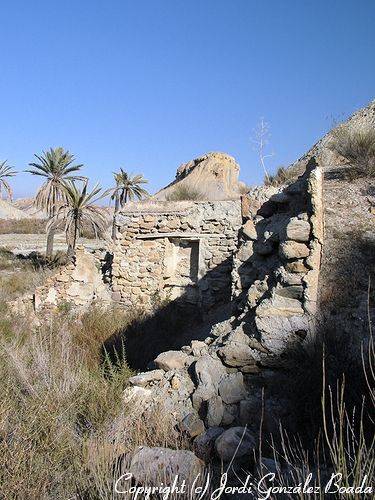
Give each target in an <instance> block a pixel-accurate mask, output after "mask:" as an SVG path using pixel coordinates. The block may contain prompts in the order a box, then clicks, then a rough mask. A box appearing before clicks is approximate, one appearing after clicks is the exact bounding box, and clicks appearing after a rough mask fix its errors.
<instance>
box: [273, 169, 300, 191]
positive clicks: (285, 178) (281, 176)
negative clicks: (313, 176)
mask: <svg viewBox="0 0 375 500" xmlns="http://www.w3.org/2000/svg"><path fill="white" fill-rule="evenodd" d="M300 175H301V169H300V167H299V166H295V167H288V168H286V167H279V168H278V169H277V171H276V173H275V174H273V175H268V176H267V177H265V178H264V185H265V186H282V185H284V184H285V185H289V184H291V183H292V182H294V181H296V180H297V179H298V177H299V176H300Z"/></svg>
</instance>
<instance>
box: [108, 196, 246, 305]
mask: <svg viewBox="0 0 375 500" xmlns="http://www.w3.org/2000/svg"><path fill="white" fill-rule="evenodd" d="M155 203H156V207H157V208H159V211H156V210H155V204H154V206H153V207H154V210H155V211H154V212H152V211H151V209H149V211H148V212H146V211H145V212H142V208H143V206H142V204H140V205H139V207H135V208H136V210H134V211H132V212H127V211H125V210H124V211H123V212H122V213H121V214H120V215H119V216H118V218H117V228H118V230H117V242H116V246H115V249H114V259H113V265H112V290H113V294H112V299H113V300H115V301H118V302H121V303H123V304H125V305H139V304H140V303H142V305H143V307H146V308H147V307H150V306H152V304H153V303H154V299H155V298H160V299H166V298H168V291H169V290H170V286H169V285H170V274H169V271H168V250H170V246H171V242H173V241H174V240H176V239H177V240H178V239H184V237H185V236H186V240H189V239H190V240H191V239H192V240H194V238H195V239H196V240H197V241H199V272H198V275H197V280H196V281H195V282H194V281H189V280H186V276H180V277H179V278H180V282H179V285H180V286H181V287H182V288H183V287H184V286H186V285H188V286H190V288H192V287H195V288H196V290H197V293H196V294H195V295H194V296H195V297H197V298H196V300H197V301H199V304H200V305H201V306H202V307H203V308H209V307H211V306H212V305H213V304H214V303H216V302H220V301H221V300H223V298H224V295H225V294H226V298H227V299H229V298H230V296H228V293H227V291H228V290H230V288H231V271H232V262H233V259H232V256H233V252H234V250H235V249H236V248H237V238H238V229H239V227H240V226H241V223H242V220H241V213H240V201H239V200H238V201H237V200H236V201H218V202H194V203H193V202H189V203H188V204H186V203H185V204H184V205H183V210H178V207H179V204H178V203H175V204H174V205H173V207H172V208H170V209H169V210H165V211H162V210H161V209H162V208H163V202H159V203H157V202H155ZM187 292H188V290H186V293H187ZM187 295H188V293H187ZM189 297H190V295H189Z"/></svg>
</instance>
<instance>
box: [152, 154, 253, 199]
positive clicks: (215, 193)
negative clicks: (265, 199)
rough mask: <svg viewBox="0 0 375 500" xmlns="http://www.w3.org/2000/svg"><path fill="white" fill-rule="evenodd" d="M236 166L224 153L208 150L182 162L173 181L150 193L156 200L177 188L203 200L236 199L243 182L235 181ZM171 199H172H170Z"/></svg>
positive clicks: (171, 193)
mask: <svg viewBox="0 0 375 500" xmlns="http://www.w3.org/2000/svg"><path fill="white" fill-rule="evenodd" d="M239 171H240V167H239V165H238V163H237V162H236V160H235V159H234V158H233V157H232V156H229V155H227V154H225V153H220V152H212V153H207V154H205V155H203V156H200V157H199V158H195V159H194V160H191V161H189V162H187V163H184V164H182V165H181V166H180V167H179V168H178V169H177V173H176V179H175V181H174V182H172V183H171V184H169V185H168V186H166V187H165V188H163V189H162V190H161V191H159V192H158V193H156V194H155V195H154V198H155V199H157V200H168V199H170V197H171V196H172V197H173V193H176V190H178V189H180V188H187V189H188V190H191V191H195V192H197V193H199V194H200V195H201V198H202V199H205V200H227V199H231V198H239V196H240V194H241V190H242V189H243V187H244V184H243V183H240V182H239V181H238V174H239ZM172 199H173V198H172Z"/></svg>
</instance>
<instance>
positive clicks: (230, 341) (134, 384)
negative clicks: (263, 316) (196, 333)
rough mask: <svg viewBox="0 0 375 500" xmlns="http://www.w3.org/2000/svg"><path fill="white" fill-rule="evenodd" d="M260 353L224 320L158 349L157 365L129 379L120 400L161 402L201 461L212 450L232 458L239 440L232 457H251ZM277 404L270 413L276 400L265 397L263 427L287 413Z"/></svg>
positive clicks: (143, 406)
mask: <svg viewBox="0 0 375 500" xmlns="http://www.w3.org/2000/svg"><path fill="white" fill-rule="evenodd" d="M261 357H262V353H261V352H260V351H258V350H257V349H256V348H254V345H253V344H252V343H251V339H250V338H249V336H248V335H246V334H245V333H244V332H243V330H242V328H241V327H239V328H237V329H235V330H234V331H232V330H231V325H230V323H229V322H225V323H222V324H219V325H217V326H216V327H215V328H214V329H213V331H212V332H211V334H210V336H209V337H207V338H206V339H205V340H204V341H197V340H193V341H192V342H191V344H190V345H189V346H185V347H183V348H182V350H181V351H167V352H163V353H161V354H160V355H159V356H158V357H157V358H156V359H155V368H156V369H154V370H152V371H149V372H144V373H140V374H138V375H136V376H134V377H132V378H130V380H129V382H130V384H131V386H130V387H128V388H127V389H126V390H125V393H124V403H125V405H128V404H131V405H132V406H134V405H136V406H137V408H139V411H140V412H146V411H149V410H150V409H152V408H153V407H156V406H157V405H159V404H162V405H163V408H165V410H166V411H167V412H168V413H169V414H171V415H172V416H174V418H175V421H176V425H178V427H179V428H180V430H181V431H182V432H184V433H186V434H187V435H188V436H189V437H190V438H191V439H193V440H194V449H195V453H196V454H197V456H199V457H200V458H202V459H203V460H208V459H209V458H212V451H213V450H214V449H215V450H216V453H217V456H218V457H219V458H221V459H223V460H227V459H231V458H232V457H233V454H234V451H235V449H236V447H237V445H239V444H240V442H243V444H241V448H240V451H239V454H237V458H239V457H241V456H247V455H250V454H251V453H252V451H253V448H254V445H255V441H256V435H257V432H258V429H259V424H260V419H261V415H262V395H261V385H262V383H264V380H263V379H262V375H261V374H257V372H258V371H259V370H258V369H257V366H256V365H257V362H258V361H259V360H261ZM255 380H257V381H258V387H257V386H255V385H254V381H255ZM262 381H263V382H262ZM277 404H278V405H279V408H278V411H277V412H275V408H274V406H275V402H274V401H273V400H272V399H266V400H265V404H264V406H265V409H264V426H265V429H266V431H275V430H276V429H277V425H278V420H277V419H279V418H282V417H285V418H286V417H287V408H286V406H284V407H281V406H280V405H281V403H280V401H278V403H277ZM273 415H277V417H275V418H273ZM245 426H246V427H245Z"/></svg>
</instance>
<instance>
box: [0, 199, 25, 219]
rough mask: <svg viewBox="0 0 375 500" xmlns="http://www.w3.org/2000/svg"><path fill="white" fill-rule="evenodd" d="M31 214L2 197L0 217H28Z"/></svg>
mask: <svg viewBox="0 0 375 500" xmlns="http://www.w3.org/2000/svg"><path fill="white" fill-rule="evenodd" d="M28 218H29V215H28V214H27V213H26V212H24V211H23V210H20V209H19V208H17V207H16V206H13V205H11V204H10V203H8V202H7V201H4V200H1V199H0V219H16V220H20V219H28Z"/></svg>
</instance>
